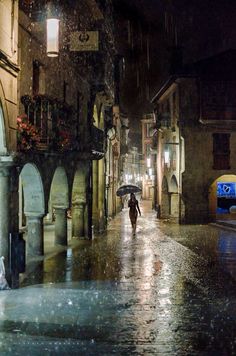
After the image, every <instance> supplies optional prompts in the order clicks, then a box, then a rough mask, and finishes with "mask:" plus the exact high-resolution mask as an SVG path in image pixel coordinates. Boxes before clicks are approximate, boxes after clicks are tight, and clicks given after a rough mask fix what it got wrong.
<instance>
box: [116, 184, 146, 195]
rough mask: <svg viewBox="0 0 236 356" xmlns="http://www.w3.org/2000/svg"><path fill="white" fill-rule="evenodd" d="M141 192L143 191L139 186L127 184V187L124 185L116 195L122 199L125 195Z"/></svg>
mask: <svg viewBox="0 0 236 356" xmlns="http://www.w3.org/2000/svg"><path fill="white" fill-rule="evenodd" d="M141 191H142V189H141V188H140V187H138V186H137V185H133V184H125V185H122V186H121V187H120V188H119V189H117V191H116V195H117V196H118V197H122V196H123V195H126V194H130V193H138V192H141Z"/></svg>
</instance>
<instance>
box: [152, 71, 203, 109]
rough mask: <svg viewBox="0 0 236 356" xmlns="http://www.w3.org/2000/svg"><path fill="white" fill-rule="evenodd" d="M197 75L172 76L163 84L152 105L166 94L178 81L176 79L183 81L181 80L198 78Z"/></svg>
mask: <svg viewBox="0 0 236 356" xmlns="http://www.w3.org/2000/svg"><path fill="white" fill-rule="evenodd" d="M196 77H197V76H196V75H188V74H182V75H181V74H179V75H172V76H171V77H169V79H167V81H166V82H165V83H164V84H163V86H162V87H161V89H160V90H159V91H158V92H157V93H156V95H154V97H153V98H152V99H151V103H153V102H154V101H155V100H156V99H159V98H160V97H161V96H162V95H163V94H164V92H165V91H166V90H167V89H168V88H169V87H170V86H171V85H172V84H173V83H174V82H175V81H176V79H181V78H196Z"/></svg>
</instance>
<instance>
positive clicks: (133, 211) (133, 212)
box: [128, 193, 141, 236]
mask: <svg viewBox="0 0 236 356" xmlns="http://www.w3.org/2000/svg"><path fill="white" fill-rule="evenodd" d="M128 208H129V218H130V222H131V225H132V231H133V236H135V233H136V224H137V217H138V212H139V215H140V216H141V211H140V209H139V205H138V200H137V199H136V197H135V194H134V193H131V194H130V199H129V201H128Z"/></svg>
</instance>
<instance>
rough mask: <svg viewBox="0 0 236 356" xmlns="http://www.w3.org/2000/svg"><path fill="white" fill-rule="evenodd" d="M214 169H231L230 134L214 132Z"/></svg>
mask: <svg viewBox="0 0 236 356" xmlns="http://www.w3.org/2000/svg"><path fill="white" fill-rule="evenodd" d="M213 169H230V134H222V133H215V134H213Z"/></svg>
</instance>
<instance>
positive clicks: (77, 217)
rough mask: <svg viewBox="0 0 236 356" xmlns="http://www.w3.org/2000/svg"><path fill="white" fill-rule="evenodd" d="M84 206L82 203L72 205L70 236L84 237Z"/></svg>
mask: <svg viewBox="0 0 236 356" xmlns="http://www.w3.org/2000/svg"><path fill="white" fill-rule="evenodd" d="M84 208H85V204H84V203H80V204H78V203H77V204H74V205H72V237H84Z"/></svg>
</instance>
